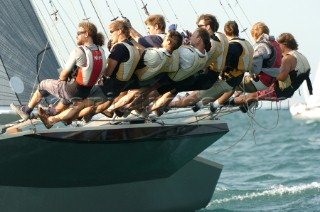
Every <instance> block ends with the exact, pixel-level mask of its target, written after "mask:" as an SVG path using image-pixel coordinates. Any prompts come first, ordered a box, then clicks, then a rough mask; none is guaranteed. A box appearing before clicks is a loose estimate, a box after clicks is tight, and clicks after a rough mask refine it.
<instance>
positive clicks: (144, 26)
mask: <svg viewBox="0 0 320 212" xmlns="http://www.w3.org/2000/svg"><path fill="white" fill-rule="evenodd" d="M133 1H134V4H135V5H136V9H137V11H138V14H139V17H140V20H141V22H142V25H143V28H144V29H145V30H146V32H147V33H148V30H147V27H146V25H145V24H144V20H143V18H142V16H141V14H140V9H139V7H138V4H137V2H136V0H133Z"/></svg>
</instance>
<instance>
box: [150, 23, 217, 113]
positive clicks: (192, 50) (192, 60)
mask: <svg viewBox="0 0 320 212" xmlns="http://www.w3.org/2000/svg"><path fill="white" fill-rule="evenodd" d="M190 42H191V45H190V46H181V47H180V48H179V49H178V52H179V69H178V71H177V72H173V73H168V75H167V77H165V78H162V79H161V80H160V82H159V83H160V84H161V86H160V87H159V88H158V89H157V90H156V91H157V92H155V93H153V96H152V98H154V97H159V96H161V97H159V98H158V99H157V100H156V101H155V102H154V104H153V105H151V106H150V107H148V108H147V109H146V112H147V113H151V112H152V111H154V110H158V109H159V108H162V107H165V106H166V105H168V104H169V103H170V102H171V101H172V99H173V98H174V97H175V96H176V95H177V93H178V92H180V91H185V90H189V86H190V85H193V83H194V80H195V78H194V74H196V73H197V72H199V71H200V70H202V69H203V68H204V67H205V65H206V63H207V60H208V54H207V51H209V50H210V48H211V43H210V35H209V33H208V31H207V30H205V29H203V28H197V29H196V30H195V31H194V33H193V34H192V36H191V38H190Z"/></svg>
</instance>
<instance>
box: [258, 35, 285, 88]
mask: <svg viewBox="0 0 320 212" xmlns="http://www.w3.org/2000/svg"><path fill="white" fill-rule="evenodd" d="M258 43H264V44H266V45H267V46H268V47H269V49H270V50H271V54H270V57H269V58H268V59H266V60H263V63H262V68H280V66H281V61H282V53H281V48H280V45H279V43H277V42H276V41H274V40H269V42H265V41H260V42H258ZM258 76H259V79H258V80H260V81H261V82H262V84H264V85H265V86H267V87H269V86H270V85H272V84H273V83H274V82H275V81H276V77H273V76H270V75H268V74H266V73H264V72H263V71H261V72H260V73H259V74H258Z"/></svg>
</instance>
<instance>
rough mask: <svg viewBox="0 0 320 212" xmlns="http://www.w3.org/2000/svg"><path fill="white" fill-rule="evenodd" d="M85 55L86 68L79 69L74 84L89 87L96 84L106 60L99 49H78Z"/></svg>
mask: <svg viewBox="0 0 320 212" xmlns="http://www.w3.org/2000/svg"><path fill="white" fill-rule="evenodd" d="M80 48H81V49H82V50H83V51H84V53H85V54H86V66H84V67H79V69H78V74H77V77H76V82H77V83H78V85H81V86H85V87H91V86H93V85H94V84H96V82H97V80H98V78H99V76H100V74H101V72H102V71H103V70H104V69H105V67H106V58H105V55H104V51H103V49H102V48H101V47H98V49H97V50H90V49H89V48H87V47H85V46H82V47H80Z"/></svg>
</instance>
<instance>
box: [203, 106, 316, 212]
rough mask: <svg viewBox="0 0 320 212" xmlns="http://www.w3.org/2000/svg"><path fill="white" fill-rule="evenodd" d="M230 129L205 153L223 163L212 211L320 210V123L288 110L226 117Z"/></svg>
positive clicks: (208, 208)
mask: <svg viewBox="0 0 320 212" xmlns="http://www.w3.org/2000/svg"><path fill="white" fill-rule="evenodd" d="M220 119H222V120H225V121H227V123H228V126H229V128H230V132H229V133H228V134H226V135H225V136H224V137H222V138H221V139H220V140H218V141H217V142H216V143H215V144H213V145H212V146H211V147H210V148H208V149H207V150H205V151H204V152H203V153H202V154H201V155H202V156H204V157H206V158H209V159H212V160H214V161H216V162H218V163H221V164H223V165H224V168H223V170H222V173H221V176H220V179H219V182H218V184H217V187H216V190H215V193H214V194H213V197H212V199H211V201H210V203H209V204H208V205H207V207H206V208H204V209H201V210H199V211H201V212H208V211H299V212H300V211H320V123H319V122H312V121H307V122H306V121H295V120H292V118H291V115H290V113H289V111H288V110H257V111H256V112H255V113H253V114H244V113H241V112H236V113H233V114H229V115H227V116H223V117H221V118H220Z"/></svg>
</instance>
